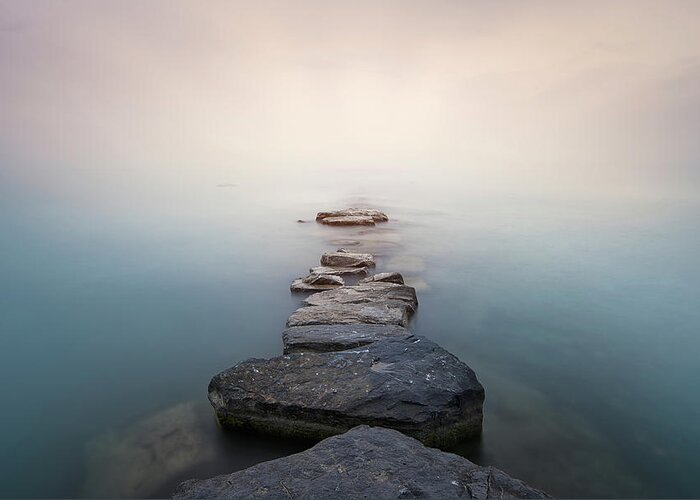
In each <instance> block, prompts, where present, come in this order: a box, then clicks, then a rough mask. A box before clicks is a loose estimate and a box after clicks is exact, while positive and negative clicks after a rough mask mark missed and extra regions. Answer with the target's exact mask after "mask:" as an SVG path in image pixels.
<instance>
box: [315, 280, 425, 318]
mask: <svg viewBox="0 0 700 500" xmlns="http://www.w3.org/2000/svg"><path fill="white" fill-rule="evenodd" d="M304 303H305V304H307V305H310V306H331V307H332V306H333V304H374V303H379V304H387V305H389V306H392V305H393V306H394V307H404V306H407V307H408V308H409V312H410V313H413V312H415V310H416V309H417V308H418V298H417V297H416V291H415V289H414V288H412V287H410V286H406V285H397V284H395V283H385V282H381V281H377V282H371V283H360V284H358V285H356V286H344V287H340V288H336V289H334V290H328V291H326V292H321V293H315V294H313V295H312V296H310V297H308V298H306V299H305V300H304Z"/></svg>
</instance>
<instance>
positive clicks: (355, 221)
mask: <svg viewBox="0 0 700 500" xmlns="http://www.w3.org/2000/svg"><path fill="white" fill-rule="evenodd" d="M321 224H328V225H329V226H374V219H373V218H372V217H368V216H364V215H346V216H344V217H326V218H324V219H321Z"/></svg>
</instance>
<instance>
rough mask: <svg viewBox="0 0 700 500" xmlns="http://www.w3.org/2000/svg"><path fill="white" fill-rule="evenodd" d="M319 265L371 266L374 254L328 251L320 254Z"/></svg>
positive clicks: (373, 263)
mask: <svg viewBox="0 0 700 500" xmlns="http://www.w3.org/2000/svg"><path fill="white" fill-rule="evenodd" d="M321 265H322V266H329V267H372V266H374V265H375V262H374V256H372V254H369V253H352V252H348V251H343V252H329V253H324V254H323V255H322V256H321Z"/></svg>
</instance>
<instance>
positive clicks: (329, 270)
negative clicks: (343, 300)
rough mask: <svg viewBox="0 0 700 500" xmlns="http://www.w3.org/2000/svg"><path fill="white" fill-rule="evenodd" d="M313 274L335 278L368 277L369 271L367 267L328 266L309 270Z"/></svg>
mask: <svg viewBox="0 0 700 500" xmlns="http://www.w3.org/2000/svg"><path fill="white" fill-rule="evenodd" d="M309 272H310V273H311V274H326V275H333V276H345V275H354V276H366V275H367V273H368V269H367V268H366V267H328V266H318V267H312V268H311V269H309Z"/></svg>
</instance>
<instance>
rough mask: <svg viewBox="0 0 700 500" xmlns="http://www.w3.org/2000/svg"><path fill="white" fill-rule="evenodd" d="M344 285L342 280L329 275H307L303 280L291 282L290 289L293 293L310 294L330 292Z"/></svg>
mask: <svg viewBox="0 0 700 500" xmlns="http://www.w3.org/2000/svg"><path fill="white" fill-rule="evenodd" d="M344 284H345V281H343V278H341V277H340V276H334V275H330V274H309V275H308V276H306V277H305V278H299V279H296V280H294V281H293V282H292V284H291V286H290V289H291V290H292V291H293V292H311V291H322V290H332V289H333V288H338V287H341V286H343V285H344Z"/></svg>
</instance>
